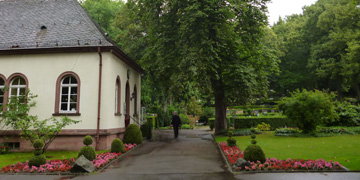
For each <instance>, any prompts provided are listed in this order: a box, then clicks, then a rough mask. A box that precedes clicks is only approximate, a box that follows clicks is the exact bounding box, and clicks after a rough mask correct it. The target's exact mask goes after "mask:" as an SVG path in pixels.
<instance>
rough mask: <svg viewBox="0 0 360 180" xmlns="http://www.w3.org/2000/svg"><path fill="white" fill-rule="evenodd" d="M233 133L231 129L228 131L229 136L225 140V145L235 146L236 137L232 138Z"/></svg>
mask: <svg viewBox="0 0 360 180" xmlns="http://www.w3.org/2000/svg"><path fill="white" fill-rule="evenodd" d="M233 135H234V133H233V132H232V131H229V132H228V136H229V138H228V139H227V140H226V141H227V145H228V146H230V147H234V146H236V139H234V138H232V136H233Z"/></svg>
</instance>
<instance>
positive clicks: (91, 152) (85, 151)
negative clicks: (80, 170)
mask: <svg viewBox="0 0 360 180" xmlns="http://www.w3.org/2000/svg"><path fill="white" fill-rule="evenodd" d="M81 155H84V157H85V158H86V159H88V160H89V161H92V160H94V159H95V157H96V154H95V149H94V148H93V147H91V146H84V147H82V148H81V149H80V151H79V154H78V157H80V156H81Z"/></svg>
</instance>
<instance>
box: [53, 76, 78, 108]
mask: <svg viewBox="0 0 360 180" xmlns="http://www.w3.org/2000/svg"><path fill="white" fill-rule="evenodd" d="M79 104H80V78H79V76H78V75H77V74H75V73H74V72H65V73H63V74H61V75H60V76H59V78H58V80H57V84H56V100H55V114H54V115H64V114H66V115H80V114H79V112H80V111H79Z"/></svg>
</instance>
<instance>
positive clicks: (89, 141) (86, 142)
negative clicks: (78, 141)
mask: <svg viewBox="0 0 360 180" xmlns="http://www.w3.org/2000/svg"><path fill="white" fill-rule="evenodd" d="M92 143H93V139H92V137H91V136H90V135H87V136H85V137H84V139H83V144H84V145H85V146H88V145H91V144H92Z"/></svg>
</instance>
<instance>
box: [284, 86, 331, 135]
mask: <svg viewBox="0 0 360 180" xmlns="http://www.w3.org/2000/svg"><path fill="white" fill-rule="evenodd" d="M333 99H335V95H334V94H329V93H327V92H322V91H318V90H314V91H307V90H306V89H304V90H302V91H300V90H296V91H294V92H293V93H291V97H285V98H283V99H282V100H281V101H280V102H279V109H281V110H283V111H284V114H285V115H286V116H287V117H288V118H289V119H291V120H292V121H294V122H296V123H297V126H296V127H299V129H301V130H302V131H303V133H305V134H308V133H312V132H314V131H315V130H316V126H318V125H320V124H323V123H325V124H326V123H331V122H334V121H335V120H336V119H337V118H338V115H337V114H336V113H335V105H334V101H333Z"/></svg>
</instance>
